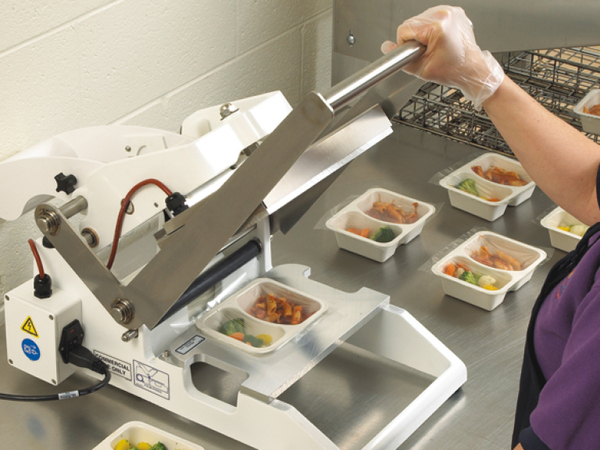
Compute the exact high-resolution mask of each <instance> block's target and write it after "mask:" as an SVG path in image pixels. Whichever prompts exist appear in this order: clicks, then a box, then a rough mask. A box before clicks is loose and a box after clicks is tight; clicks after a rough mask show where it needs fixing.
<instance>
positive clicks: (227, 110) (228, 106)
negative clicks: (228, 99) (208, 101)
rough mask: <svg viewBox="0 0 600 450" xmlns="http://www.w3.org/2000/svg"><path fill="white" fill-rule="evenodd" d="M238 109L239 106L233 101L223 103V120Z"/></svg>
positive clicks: (221, 109) (221, 113)
mask: <svg viewBox="0 0 600 450" xmlns="http://www.w3.org/2000/svg"><path fill="white" fill-rule="evenodd" d="M236 111H239V108H238V107H237V106H235V105H234V104H233V103H225V104H223V105H221V108H220V109H219V114H220V115H221V120H223V119H224V118H226V117H229V116H230V115H232V114H233V113H234V112H236Z"/></svg>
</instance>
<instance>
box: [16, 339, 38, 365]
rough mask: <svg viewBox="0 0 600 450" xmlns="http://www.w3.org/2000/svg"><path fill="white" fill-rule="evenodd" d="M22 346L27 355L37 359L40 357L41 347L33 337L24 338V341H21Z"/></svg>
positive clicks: (34, 359)
mask: <svg viewBox="0 0 600 450" xmlns="http://www.w3.org/2000/svg"><path fill="white" fill-rule="evenodd" d="M21 348H22V349H23V353H25V356H27V357H28V358H29V359H30V360H32V361H37V360H38V359H40V356H41V354H40V348H39V347H38V346H37V344H36V343H35V342H33V341H32V340H31V339H23V342H21Z"/></svg>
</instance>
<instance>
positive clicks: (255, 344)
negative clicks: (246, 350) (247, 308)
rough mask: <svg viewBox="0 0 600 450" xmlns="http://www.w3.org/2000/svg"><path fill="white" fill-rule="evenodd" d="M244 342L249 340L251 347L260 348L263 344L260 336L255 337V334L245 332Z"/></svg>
mask: <svg viewBox="0 0 600 450" xmlns="http://www.w3.org/2000/svg"><path fill="white" fill-rule="evenodd" d="M244 342H250V345H251V346H252V347H257V348H260V347H262V346H263V344H264V342H263V340H262V339H261V338H257V337H256V336H252V335H251V334H247V335H246V336H245V338H244Z"/></svg>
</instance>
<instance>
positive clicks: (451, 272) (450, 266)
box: [444, 263, 456, 277]
mask: <svg viewBox="0 0 600 450" xmlns="http://www.w3.org/2000/svg"><path fill="white" fill-rule="evenodd" d="M454 272H456V266H455V265H454V264H452V263H450V264H448V265H447V266H446V268H445V269H444V273H445V274H446V275H450V276H451V277H453V276H454Z"/></svg>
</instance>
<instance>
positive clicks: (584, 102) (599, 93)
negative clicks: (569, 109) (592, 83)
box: [573, 89, 600, 134]
mask: <svg viewBox="0 0 600 450" xmlns="http://www.w3.org/2000/svg"><path fill="white" fill-rule="evenodd" d="M598 104H600V89H592V90H591V91H590V92H588V93H587V95H586V96H585V97H583V99H581V101H580V102H579V103H577V105H575V107H574V108H573V111H574V112H575V113H576V114H578V115H579V120H581V127H582V128H583V131H586V132H588V133H594V134H600V116H596V115H594V114H588V113H585V112H583V107H584V106H586V107H587V108H588V109H589V108H591V107H592V106H594V105H598Z"/></svg>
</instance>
